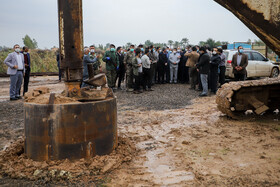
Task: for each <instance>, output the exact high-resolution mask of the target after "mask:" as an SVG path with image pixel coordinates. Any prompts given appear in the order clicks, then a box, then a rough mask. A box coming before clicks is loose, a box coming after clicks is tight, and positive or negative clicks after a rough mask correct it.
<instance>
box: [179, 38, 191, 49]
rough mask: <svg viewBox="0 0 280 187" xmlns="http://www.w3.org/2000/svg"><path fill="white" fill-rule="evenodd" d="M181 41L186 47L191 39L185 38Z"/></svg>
mask: <svg viewBox="0 0 280 187" xmlns="http://www.w3.org/2000/svg"><path fill="white" fill-rule="evenodd" d="M180 43H181V45H182V46H183V47H184V48H185V47H187V45H189V39H188V38H183V39H182V40H181V42H180Z"/></svg>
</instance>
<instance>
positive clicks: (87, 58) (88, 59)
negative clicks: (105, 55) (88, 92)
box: [81, 47, 97, 88]
mask: <svg viewBox="0 0 280 187" xmlns="http://www.w3.org/2000/svg"><path fill="white" fill-rule="evenodd" d="M89 51H90V49H89V48H88V47H85V48H84V57H83V82H82V85H81V87H82V88H83V87H87V86H89V85H88V84H86V83H85V81H86V80H87V79H88V78H89V73H88V64H93V67H96V64H97V58H94V59H92V58H91V57H90V55H89V53H90V52H89Z"/></svg>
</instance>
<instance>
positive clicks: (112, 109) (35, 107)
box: [24, 98, 118, 161]
mask: <svg viewBox="0 0 280 187" xmlns="http://www.w3.org/2000/svg"><path fill="white" fill-rule="evenodd" d="M24 108H25V153H26V155H27V157H28V158H31V159H33V160H36V161H47V160H62V159H66V158H67V159H70V160H76V159H81V158H85V159H87V158H91V157H94V156H95V155H105V154H110V153H111V152H112V151H113V150H114V149H115V148H116V146H117V142H118V141H117V106H116V99H115V98H111V99H106V100H104V101H98V102H86V103H72V104H71V103H70V104H54V105H47V104H34V103H25V104H24Z"/></svg>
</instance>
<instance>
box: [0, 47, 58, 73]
mask: <svg viewBox="0 0 280 187" xmlns="http://www.w3.org/2000/svg"><path fill="white" fill-rule="evenodd" d="M11 52H13V50H12V49H8V50H2V51H0V73H6V72H7V68H8V67H7V66H6V64H4V60H5V59H6V57H7V56H8V54H9V53H11ZM29 52H30V57H31V72H32V73H35V72H58V68H57V62H56V52H55V51H51V50H30V51H29Z"/></svg>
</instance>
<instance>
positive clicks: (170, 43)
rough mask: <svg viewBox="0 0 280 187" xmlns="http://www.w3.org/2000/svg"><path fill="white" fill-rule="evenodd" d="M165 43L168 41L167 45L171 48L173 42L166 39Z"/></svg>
mask: <svg viewBox="0 0 280 187" xmlns="http://www.w3.org/2000/svg"><path fill="white" fill-rule="evenodd" d="M167 43H168V45H169V47H170V48H172V46H173V43H174V42H173V41H172V40H168V42H167Z"/></svg>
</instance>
